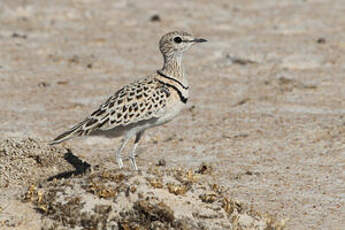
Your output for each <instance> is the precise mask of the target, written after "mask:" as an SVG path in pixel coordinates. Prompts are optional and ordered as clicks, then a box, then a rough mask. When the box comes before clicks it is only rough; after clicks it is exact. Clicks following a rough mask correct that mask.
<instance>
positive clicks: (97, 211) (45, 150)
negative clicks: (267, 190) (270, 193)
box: [0, 138, 284, 229]
mask: <svg viewBox="0 0 345 230" xmlns="http://www.w3.org/2000/svg"><path fill="white" fill-rule="evenodd" d="M0 161H1V166H2V172H3V173H2V179H1V186H2V187H6V188H10V186H14V185H15V186H20V185H21V186H22V188H26V189H25V190H23V192H22V194H21V195H20V196H19V197H20V198H18V199H19V200H21V201H22V202H23V205H25V206H26V207H29V208H31V209H32V211H33V212H36V214H38V215H39V216H40V218H39V220H37V221H39V222H40V224H39V226H41V229H283V227H284V221H277V220H276V219H275V218H274V217H272V216H270V215H268V214H261V213H259V212H256V211H255V210H253V209H251V208H248V207H246V205H245V204H244V203H243V202H240V201H236V200H235V199H232V198H231V197H230V195H229V190H230V189H229V188H226V187H223V186H221V185H218V184H215V183H213V181H214V179H212V177H213V169H212V167H211V166H210V165H207V164H205V163H203V164H202V165H200V167H199V168H196V169H178V168H168V167H166V166H162V165H161V164H157V165H155V166H153V167H151V168H148V169H144V168H143V169H141V170H140V171H138V172H136V171H132V170H129V169H123V170H119V169H106V168H104V167H103V166H102V165H97V166H93V167H90V165H88V164H87V163H86V162H83V161H81V160H79V159H78V158H77V157H75V156H73V154H72V153H71V152H69V150H66V149H64V148H63V147H50V146H47V145H46V144H45V143H42V142H40V141H39V140H36V139H33V138H24V139H16V138H10V139H4V140H2V141H1V142H0ZM73 168H74V170H73ZM21 169H22V170H21ZM1 211H2V210H1ZM18 215H19V214H18ZM6 223H7V225H8V224H9V221H6V220H4V219H3V218H2V222H1V224H2V225H3V226H5V227H6ZM21 224H22V221H17V222H13V223H11V227H19V226H20V225H21ZM0 226H1V225H0ZM7 227H9V226H7Z"/></svg>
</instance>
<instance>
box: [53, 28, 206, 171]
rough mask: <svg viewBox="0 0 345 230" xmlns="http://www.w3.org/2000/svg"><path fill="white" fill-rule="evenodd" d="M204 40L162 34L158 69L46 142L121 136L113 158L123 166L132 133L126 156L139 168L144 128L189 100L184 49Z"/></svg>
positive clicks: (163, 120) (182, 34)
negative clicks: (161, 61)
mask: <svg viewBox="0 0 345 230" xmlns="http://www.w3.org/2000/svg"><path fill="white" fill-rule="evenodd" d="M206 41H207V40H205V39H203V38H195V37H193V36H192V35H191V34H189V33H187V32H182V31H175V32H170V33H167V34H165V35H164V36H163V37H162V38H161V40H160V42H159V49H160V51H161V53H162V55H163V58H164V64H163V67H162V68H161V69H160V70H157V71H155V72H154V73H152V74H150V75H149V76H147V77H145V78H143V79H141V80H138V81H135V82H133V83H131V84H128V85H126V86H124V87H123V88H122V89H120V90H118V91H117V92H115V93H114V95H112V96H111V97H109V98H108V100H106V101H105V102H104V103H103V104H101V105H100V106H99V108H98V109H97V110H95V111H94V112H93V113H92V114H91V115H89V116H88V117H87V118H86V119H84V120H83V121H82V122H80V123H78V124H76V125H75V126H73V127H72V128H71V129H70V130H68V131H66V132H64V133H62V134H61V135H59V136H58V137H56V138H55V139H54V140H53V141H51V142H50V143H49V144H51V145H54V144H58V143H61V142H63V141H66V140H68V139H70V138H73V137H78V136H86V135H105V136H108V137H118V136H123V139H122V143H121V145H120V147H119V149H118V150H117V152H116V161H117V163H118V165H119V167H120V168H122V167H123V162H122V156H121V153H122V151H123V149H124V147H125V146H126V144H127V143H128V141H129V139H130V138H131V137H134V136H135V141H134V145H133V148H132V150H131V151H130V154H129V159H130V161H131V164H132V167H133V168H134V169H135V170H138V167H137V164H136V161H135V150H136V148H137V146H138V143H139V140H140V139H141V137H142V136H143V134H144V131H145V130H146V129H148V128H151V127H155V126H159V125H162V124H164V123H167V122H169V121H171V120H172V119H173V118H174V117H175V116H176V115H177V114H178V113H179V112H180V111H181V109H182V108H183V107H184V106H185V105H186V103H187V101H188V90H189V85H188V81H187V78H186V76H185V73H184V70H183V66H182V56H183V53H184V52H185V51H187V50H188V49H189V48H190V47H191V46H193V45H194V44H196V43H201V42H206Z"/></svg>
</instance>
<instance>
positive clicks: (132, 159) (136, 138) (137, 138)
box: [129, 131, 144, 170]
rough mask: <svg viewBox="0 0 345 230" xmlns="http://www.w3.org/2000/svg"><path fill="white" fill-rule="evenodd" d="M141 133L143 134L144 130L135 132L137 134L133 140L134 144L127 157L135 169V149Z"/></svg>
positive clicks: (136, 168)
mask: <svg viewBox="0 0 345 230" xmlns="http://www.w3.org/2000/svg"><path fill="white" fill-rule="evenodd" d="M143 134H144V131H141V132H139V133H137V135H136V137H135V141H134V145H133V148H132V151H131V152H130V155H129V159H130V160H131V163H132V167H133V169H135V170H138V167H137V162H136V161H135V150H136V149H137V146H138V144H139V141H140V138H141V137H142V136H143Z"/></svg>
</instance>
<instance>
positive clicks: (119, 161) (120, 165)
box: [116, 136, 130, 169]
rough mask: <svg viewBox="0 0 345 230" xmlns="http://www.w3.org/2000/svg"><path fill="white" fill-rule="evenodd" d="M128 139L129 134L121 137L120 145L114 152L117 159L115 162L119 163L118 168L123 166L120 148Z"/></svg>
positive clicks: (123, 146) (121, 148) (122, 147)
mask: <svg viewBox="0 0 345 230" xmlns="http://www.w3.org/2000/svg"><path fill="white" fill-rule="evenodd" d="M129 139H130V137H129V136H125V137H124V138H123V139H122V143H121V146H120V148H119V149H118V150H117V152H116V161H117V164H118V165H119V167H120V169H121V168H122V167H123V162H122V157H121V153H122V150H123V149H124V148H125V146H126V144H127V143H128V140H129Z"/></svg>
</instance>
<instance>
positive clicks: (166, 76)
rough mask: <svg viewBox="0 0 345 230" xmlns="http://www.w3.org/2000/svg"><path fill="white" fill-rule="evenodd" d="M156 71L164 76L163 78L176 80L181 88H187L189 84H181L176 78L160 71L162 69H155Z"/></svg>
mask: <svg viewBox="0 0 345 230" xmlns="http://www.w3.org/2000/svg"><path fill="white" fill-rule="evenodd" d="M157 73H158V74H159V75H160V76H162V77H164V78H167V79H169V80H172V81H174V82H176V83H177V84H179V85H180V86H181V87H182V88H183V89H189V86H185V85H183V84H182V83H181V82H180V81H179V80H177V79H176V78H173V77H169V76H168V75H166V74H164V73H162V71H160V70H157Z"/></svg>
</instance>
